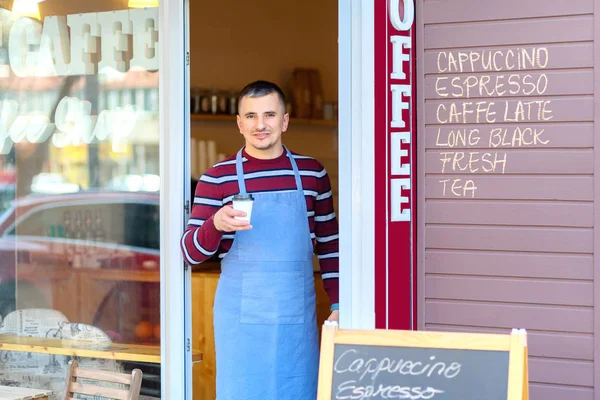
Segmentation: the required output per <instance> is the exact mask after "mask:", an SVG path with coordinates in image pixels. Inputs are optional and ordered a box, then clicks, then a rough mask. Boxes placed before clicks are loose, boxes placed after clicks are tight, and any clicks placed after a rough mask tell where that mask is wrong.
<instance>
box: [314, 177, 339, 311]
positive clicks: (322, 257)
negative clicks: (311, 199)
mask: <svg viewBox="0 0 600 400" xmlns="http://www.w3.org/2000/svg"><path fill="white" fill-rule="evenodd" d="M317 188H318V193H317V199H316V202H315V236H316V240H317V244H316V253H317V257H318V259H319V265H320V267H321V277H322V279H323V286H324V287H325V291H326V292H327V295H328V296H329V301H330V302H331V304H332V306H336V307H337V304H338V302H339V230H338V221H337V218H336V215H335V211H334V209H333V197H332V192H331V183H330V181H329V176H328V175H327V171H326V170H325V168H323V170H322V171H321V173H320V174H319V178H318V180H317ZM336 307H333V309H335V308H336Z"/></svg>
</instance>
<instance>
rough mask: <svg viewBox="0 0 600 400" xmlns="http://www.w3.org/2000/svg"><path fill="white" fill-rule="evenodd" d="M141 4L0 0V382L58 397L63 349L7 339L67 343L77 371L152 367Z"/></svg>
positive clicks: (153, 157)
mask: <svg viewBox="0 0 600 400" xmlns="http://www.w3.org/2000/svg"><path fill="white" fill-rule="evenodd" d="M21 3H23V4H21ZM25 3H26V4H25ZM135 3H136V4H138V5H141V6H144V2H143V1H136V2H135ZM152 3H153V5H152V6H147V4H146V6H147V7H145V8H133V7H128V2H127V1H120V2H115V1H112V0H110V1H109V0H80V1H73V0H44V1H43V2H39V1H30V0H14V1H10V2H4V3H3V2H0V342H2V343H3V348H2V351H0V386H2V385H6V384H7V382H8V384H9V385H11V386H22V387H33V388H38V389H49V390H53V391H54V393H53V395H52V396H51V397H50V398H51V399H53V400H55V399H62V398H63V397H64V394H63V393H64V392H63V391H64V379H65V371H66V370H65V368H66V365H67V363H68V361H69V360H70V358H71V357H67V356H63V355H61V354H60V353H61V351H57V350H48V351H49V353H50V354H42V353H37V352H35V351H34V352H32V353H21V352H18V351H14V350H11V349H10V343H11V341H15V340H16V339H15V338H21V339H23V338H25V337H26V338H27V340H32V341H34V342H33V343H34V344H35V343H41V342H39V341H40V340H42V339H44V340H48V339H51V340H56V342H52V343H53V345H56V346H72V347H73V349H74V350H73V351H76V352H77V354H78V355H80V356H81V357H80V358H78V360H79V362H80V365H84V366H87V367H89V368H94V369H102V370H116V371H125V372H126V371H128V370H131V369H132V368H140V369H142V371H149V369H150V370H152V371H154V373H155V371H156V370H155V368H157V367H160V359H159V356H160V348H159V344H160V325H159V323H160V246H159V232H160V221H159V209H160V204H159V194H160V187H159V183H160V179H159V170H160V168H159V156H158V155H159V154H160V152H159V125H158V121H159V119H158V113H159V105H158V95H159V93H158V86H159V85H158V48H159V45H158V7H156V3H157V2H156V1H155V0H154V1H152ZM24 4H25V6H24ZM3 7H4V8H3ZM17 10H20V11H17ZM146 92H149V93H153V95H152V96H150V97H146V96H145V93H146ZM58 339H69V340H70V341H71V344H65V343H67V342H61V341H59V340H58ZM36 341H37V342H36ZM7 344H8V345H7ZM111 346H113V347H111ZM119 346H120V347H119ZM51 347H52V346H50V347H49V348H51ZM98 349H100V350H105V353H104V355H106V357H105V358H103V357H98V355H97V354H95V357H94V358H90V357H89V356H90V353H89V352H90V351H91V350H98ZM125 349H126V350H127V354H128V355H127V356H125V358H126V359H125V360H119V361H116V360H114V359H111V357H114V354H115V353H119V352H120V351H123V350H125ZM62 353H64V350H63V351H62ZM148 354H150V355H152V357H153V358H151V359H150V360H148V357H147V355H148ZM142 361H143V362H142ZM150 375H151V374H149V376H150ZM142 386H143V388H142V394H143V395H146V396H155V397H160V385H159V384H158V386H157V383H156V382H150V381H149V380H145V382H144V383H143V385H142ZM1 392H2V390H1V387H0V393H1Z"/></svg>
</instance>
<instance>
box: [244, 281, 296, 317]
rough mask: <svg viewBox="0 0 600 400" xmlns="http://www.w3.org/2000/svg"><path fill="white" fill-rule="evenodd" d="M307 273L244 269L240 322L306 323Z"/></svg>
mask: <svg viewBox="0 0 600 400" xmlns="http://www.w3.org/2000/svg"><path fill="white" fill-rule="evenodd" d="M304 302H305V299H304V273H303V272H301V271H293V272H243V273H242V302H241V310H240V323H242V324H302V323H304Z"/></svg>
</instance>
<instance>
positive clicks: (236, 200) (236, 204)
mask: <svg viewBox="0 0 600 400" xmlns="http://www.w3.org/2000/svg"><path fill="white" fill-rule="evenodd" d="M253 205H254V198H253V197H252V195H251V194H237V195H235V196H233V209H234V210H240V211H243V212H245V213H246V216H245V217H235V219H239V220H241V221H248V222H250V218H251V217H252V206H253Z"/></svg>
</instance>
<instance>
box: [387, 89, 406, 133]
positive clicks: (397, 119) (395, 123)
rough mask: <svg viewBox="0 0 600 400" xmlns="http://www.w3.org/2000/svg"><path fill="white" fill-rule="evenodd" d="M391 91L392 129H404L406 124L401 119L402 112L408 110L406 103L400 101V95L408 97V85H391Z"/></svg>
mask: <svg viewBox="0 0 600 400" xmlns="http://www.w3.org/2000/svg"><path fill="white" fill-rule="evenodd" d="M391 90H392V122H391V126H392V128H404V127H406V123H405V122H404V120H403V119H402V110H408V101H402V95H403V94H404V95H405V96H410V95H411V88H410V86H409V85H391Z"/></svg>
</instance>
